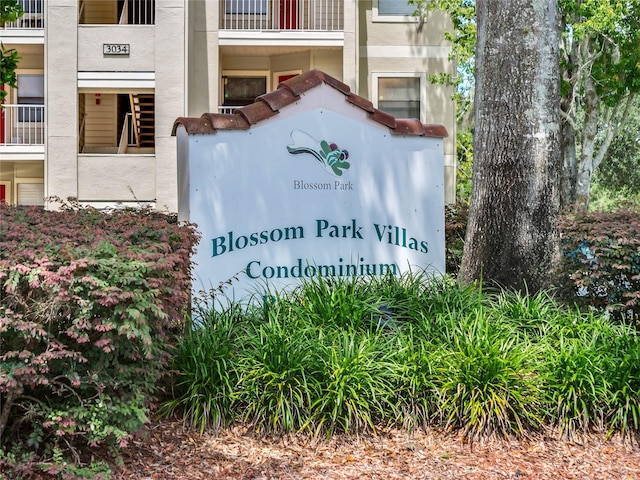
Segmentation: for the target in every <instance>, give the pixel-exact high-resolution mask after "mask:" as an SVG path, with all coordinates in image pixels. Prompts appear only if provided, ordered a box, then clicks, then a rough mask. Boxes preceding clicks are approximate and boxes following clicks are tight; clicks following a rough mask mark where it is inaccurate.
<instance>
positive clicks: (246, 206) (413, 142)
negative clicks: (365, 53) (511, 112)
mask: <svg viewBox="0 0 640 480" xmlns="http://www.w3.org/2000/svg"><path fill="white" fill-rule="evenodd" d="M174 133H176V134H177V136H178V178H179V185H178V188H179V192H178V193H179V217H180V219H181V220H184V221H189V222H192V223H195V224H196V225H197V226H198V230H199V231H200V233H201V235H202V237H201V240H200V244H199V245H198V247H197V252H196V255H195V257H194V262H195V266H194V282H195V284H194V286H193V289H194V291H195V292H199V291H208V290H210V289H212V288H217V287H218V286H219V285H221V284H223V283H224V282H227V281H228V280H231V279H233V281H232V282H231V284H230V286H229V287H228V288H229V290H228V291H227V292H226V293H227V294H228V295H229V296H230V297H232V298H234V299H236V300H238V299H241V298H243V297H245V296H249V295H255V294H261V292H263V291H264V289H265V287H267V286H268V287H269V288H270V289H280V288H286V287H288V286H291V285H295V284H296V283H298V282H299V281H300V280H301V279H312V278H315V277H318V276H334V277H335V276H340V277H346V276H354V275H364V276H367V275H386V274H388V273H392V274H396V275H397V274H401V273H403V272H406V271H408V270H413V271H422V270H426V271H429V272H434V273H444V263H445V246H444V165H443V163H444V160H443V137H444V136H446V131H445V129H444V127H441V126H437V125H435V126H430V125H423V124H422V123H420V122H419V121H418V120H398V119H394V118H393V117H391V116H390V115H388V114H385V113H383V112H380V111H379V110H376V109H374V108H373V106H371V104H370V102H368V101H367V100H365V99H364V98H362V97H359V96H357V95H354V94H352V93H350V91H349V88H348V87H347V86H346V85H344V84H342V83H340V82H338V81H337V80H335V79H333V78H332V77H329V76H328V75H326V74H324V73H322V72H319V71H315V70H314V71H311V72H307V73H304V74H302V75H300V76H298V77H295V78H293V79H290V80H287V81H286V82H284V83H282V84H281V85H280V86H279V87H278V90H277V91H275V92H272V93H269V94H266V95H264V96H263V97H260V98H259V99H258V100H256V103H254V104H251V105H249V106H246V107H243V108H241V109H239V110H238V111H236V113H234V114H233V115H222V114H205V115H203V116H202V117H201V118H199V119H194V118H179V119H178V120H177V121H176V123H175V126H174Z"/></svg>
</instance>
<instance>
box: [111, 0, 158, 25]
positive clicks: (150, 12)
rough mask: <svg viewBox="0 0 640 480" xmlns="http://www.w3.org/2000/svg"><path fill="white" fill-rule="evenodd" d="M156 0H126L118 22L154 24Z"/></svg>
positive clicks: (123, 23)
mask: <svg viewBox="0 0 640 480" xmlns="http://www.w3.org/2000/svg"><path fill="white" fill-rule="evenodd" d="M155 13H156V12H155V0H125V2H124V4H123V6H122V12H121V13H120V18H119V20H118V23H119V24H120V25H153V24H154V23H155Z"/></svg>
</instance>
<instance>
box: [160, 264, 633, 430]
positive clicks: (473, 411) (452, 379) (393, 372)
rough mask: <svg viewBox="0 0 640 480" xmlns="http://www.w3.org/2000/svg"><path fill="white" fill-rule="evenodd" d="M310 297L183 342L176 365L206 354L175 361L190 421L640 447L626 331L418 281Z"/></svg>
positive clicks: (519, 301) (360, 281) (357, 282)
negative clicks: (545, 435) (544, 436)
mask: <svg viewBox="0 0 640 480" xmlns="http://www.w3.org/2000/svg"><path fill="white" fill-rule="evenodd" d="M313 283H316V282H315V281H307V282H306V283H305V284H303V285H302V286H301V287H300V288H297V289H295V290H293V291H289V292H284V293H280V294H277V295H275V299H273V298H272V299H270V300H269V301H268V303H265V304H260V303H255V304H250V305H242V306H241V305H238V304H231V305H230V306H229V308H230V309H231V310H230V311H228V312H225V311H220V310H219V311H217V312H215V313H214V312H210V315H211V316H210V317H207V318H209V319H210V320H208V322H202V323H201V324H199V325H197V326H195V327H194V331H193V332H192V333H188V334H187V335H186V336H185V337H184V340H183V342H185V344H187V345H188V348H185V351H190V352H200V349H201V348H202V349H203V350H204V349H207V350H208V353H207V354H206V355H201V354H200V353H195V354H194V355H192V356H190V355H179V356H177V357H176V360H177V362H176V363H175V364H174V368H175V369H176V371H178V372H179V373H177V375H176V377H175V379H174V382H175V385H176V386H178V385H181V384H182V385H187V388H186V389H184V390H176V391H182V392H186V394H184V395H183V396H182V397H180V406H181V408H182V409H184V411H185V412H187V415H186V419H187V420H189V421H190V422H192V423H194V424H195V425H197V426H198V427H200V428H203V427H204V426H207V425H213V426H214V427H217V426H218V425H223V424H229V423H231V422H233V421H235V420H242V421H245V422H247V423H248V424H249V425H251V426H252V427H253V428H254V429H255V431H258V432H260V433H265V434H268V433H276V434H283V433H290V432H307V433H309V434H311V435H313V436H317V435H323V434H327V435H330V434H333V433H348V434H359V433H363V432H375V431H376V430H377V429H378V428H379V427H380V426H394V427H404V428H407V429H412V428H416V427H422V428H441V429H450V430H454V431H460V432H462V433H463V434H464V435H465V436H466V437H467V438H468V439H470V440H476V439H479V438H482V437H486V436H512V435H513V436H523V435H527V434H529V433H531V432H535V431H539V430H542V429H544V428H548V427H549V428H556V429H557V430H558V431H560V432H561V433H562V434H563V435H565V436H567V437H569V438H576V437H579V436H581V435H583V434H585V433H591V432H594V431H598V432H602V434H604V435H608V436H611V435H614V434H623V435H626V436H633V435H637V434H638V428H639V425H638V423H639V422H638V420H639V419H640V417H639V416H638V414H639V413H640V393H639V392H640V390H639V387H640V362H639V361H638V360H639V356H640V341H639V338H638V335H637V332H636V331H635V329H633V328H631V327H630V326H627V325H624V324H619V323H616V322H615V321H614V320H612V319H609V318H606V317H604V316H597V315H596V314H594V313H590V314H583V313H580V312H579V311H578V310H568V309H566V308H565V307H563V306H562V305H560V304H558V303H556V302H555V301H554V300H553V299H552V298H551V296H550V295H548V294H545V293H540V294H537V295H535V296H526V295H522V294H516V293H508V292H497V293H486V292H482V291H480V290H478V289H477V288H474V287H470V286H467V287H461V286H459V285H458V284H457V283H456V282H454V281H452V280H451V279H450V278H444V279H441V280H438V279H433V278H429V277H428V276H426V275H423V274H410V275H403V276H401V277H393V276H385V277H382V278H370V279H364V278H361V277H360V278H352V279H345V278H342V277H341V278H340V279H336V280H335V281H327V279H324V280H323V281H322V283H320V284H315V285H314V284H313ZM338 290H346V291H348V292H349V293H348V295H347V297H349V298H351V300H352V302H353V304H354V305H356V307H354V309H348V308H347V307H346V305H344V304H343V302H346V300H343V294H342V292H340V291H338ZM320 292H321V293H322V294H320ZM315 302H317V305H316V306H315V307H313V306H312V305H310V304H312V303H315ZM366 302H374V305H376V306H378V308H377V310H374V309H364V307H363V305H364V304H365V303H366ZM381 306H384V308H380V307H381ZM322 308H329V309H332V311H331V312H327V313H326V315H324V316H323V315H321V314H320V310H321V309H322ZM374 312H377V313H374ZM221 326H222V328H220V327H221ZM203 328H204V329H212V330H213V332H210V331H208V330H207V331H201V330H202V329H203ZM214 337H215V339H216V340H215V341H211V340H210V339H211V338H214ZM214 345H215V346H214ZM217 346H219V348H220V351H218V350H217V348H218V347H217ZM182 348H184V347H182ZM207 372H210V374H208V373H207ZM207 375H210V382H207ZM193 379H196V380H193ZM223 398H225V399H226V402H227V403H225V405H224V408H220V407H219V404H218V403H217V402H219V401H220V400H221V399H223ZM203 399H207V400H208V399H211V401H203ZM167 405H170V406H173V405H175V402H174V401H169V402H168V404H167ZM209 405H211V408H212V409H214V410H215V411H211V412H207V408H209ZM216 409H217V410H216ZM196 410H197V415H193V414H191V412H193V411H196ZM170 411H172V410H171V409H169V410H166V412H170ZM173 411H175V410H173ZM203 418H204V419H206V421H205V422H204V423H203V421H202V419H203ZM212 418H222V421H221V422H220V421H209V419H212Z"/></svg>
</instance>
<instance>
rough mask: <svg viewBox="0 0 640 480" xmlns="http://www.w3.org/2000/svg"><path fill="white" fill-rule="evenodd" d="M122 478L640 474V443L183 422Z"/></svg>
mask: <svg viewBox="0 0 640 480" xmlns="http://www.w3.org/2000/svg"><path fill="white" fill-rule="evenodd" d="M116 478H117V479H120V480H125V479H126V480H134V479H135V480H156V479H157V480H214V479H230V480H232V479H247V480H249V479H251V480H272V479H273V480H275V479H283V480H284V479H296V480H298V479H336V480H337V479H372V480H374V479H381V480H395V479H442V480H445V479H473V480H494V479H496V480H497V479H518V480H529V479H531V480H533V479H535V480H554V479H576V480H587V479H597V480H608V479H612V480H613V479H615V480H632V479H634V480H636V479H637V480H640V447H639V446H638V445H637V444H631V443H629V442H628V441H627V442H622V441H621V440H620V439H612V440H609V441H604V440H603V439H602V438H601V437H593V438H589V439H585V441H584V442H582V443H576V442H568V441H561V440H558V439H554V438H550V437H540V438H536V439H529V440H522V441H515V440H490V441H483V442H475V443H472V444H470V443H468V442H465V441H464V440H463V439H462V437H460V436H456V435H445V434H440V433H437V432H426V433H425V432H422V431H416V432H414V433H411V434H410V433H407V432H404V431H397V430H391V431H383V432H380V433H379V434H378V435H377V436H367V437H359V438H355V437H334V438H332V439H331V440H319V441H311V440H309V439H308V438H306V437H303V436H289V437H284V438H259V437H256V436H255V435H252V434H250V433H248V432H247V431H246V429H243V428H241V427H235V428H232V429H227V430H223V431H221V432H219V433H218V435H213V434H210V433H205V434H204V435H200V434H199V432H197V431H195V430H193V429H190V428H187V427H185V425H184V424H183V423H182V422H181V421H175V420H163V421H160V422H155V423H153V424H151V425H150V426H149V428H148V430H147V431H146V433H145V434H144V435H142V436H140V437H139V438H138V439H136V440H133V441H132V442H131V443H130V444H129V446H128V448H126V449H125V465H124V467H123V468H122V469H121V470H120V471H119V472H118V473H117V474H116Z"/></svg>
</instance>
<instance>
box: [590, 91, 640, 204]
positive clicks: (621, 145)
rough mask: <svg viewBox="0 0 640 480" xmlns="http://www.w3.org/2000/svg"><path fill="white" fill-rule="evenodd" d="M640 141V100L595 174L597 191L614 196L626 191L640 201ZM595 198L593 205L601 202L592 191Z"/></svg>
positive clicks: (635, 103)
mask: <svg viewBox="0 0 640 480" xmlns="http://www.w3.org/2000/svg"><path fill="white" fill-rule="evenodd" d="M639 138H640V102H638V101H637V100H636V101H635V102H634V103H633V107H632V111H631V113H630V114H629V116H628V117H627V120H626V122H625V124H624V125H623V127H622V128H621V130H620V132H619V133H618V135H617V136H616V137H615V138H614V140H613V142H612V143H611V147H609V150H608V151H607V154H606V155H605V157H604V160H603V161H602V163H601V164H600V166H599V167H598V169H597V170H596V171H595V173H594V187H599V188H600V189H601V190H604V191H610V192H618V191H624V192H625V193H626V195H634V194H635V195H636V197H638V195H637V193H638V192H640V144H639V143H638V139H639ZM591 198H592V200H591V202H594V201H595V202H597V201H598V192H595V191H592V194H591ZM639 199H640V198H639ZM596 209H597V207H596Z"/></svg>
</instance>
